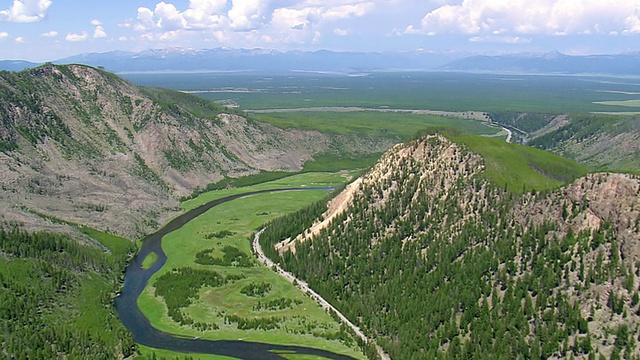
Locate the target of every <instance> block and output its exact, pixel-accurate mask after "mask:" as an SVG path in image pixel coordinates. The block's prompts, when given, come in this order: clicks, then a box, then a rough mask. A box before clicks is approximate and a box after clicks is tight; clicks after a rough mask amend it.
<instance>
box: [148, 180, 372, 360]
mask: <svg viewBox="0 0 640 360" xmlns="http://www.w3.org/2000/svg"><path fill="white" fill-rule="evenodd" d="M303 180H304V181H303ZM345 180H346V177H345V176H343V175H340V174H327V173H315V174H312V173H307V174H301V175H296V176H292V177H288V178H286V180H285V179H280V180H278V181H276V182H270V183H268V184H259V185H255V186H251V187H247V188H242V189H229V190H222V191H216V192H213V193H209V194H203V195H201V197H202V196H204V195H207V196H208V197H209V198H210V199H212V198H217V197H222V196H226V195H229V194H231V193H237V192H238V191H252V190H256V189H259V188H261V187H263V186H268V187H275V188H278V187H290V186H292V185H294V186H301V185H306V186H317V183H318V182H322V183H323V184H326V183H330V184H332V185H338V183H343V182H344V181H345ZM294 183H295V184H294ZM325 196H326V191H322V190H311V191H292V192H284V193H275V194H260V195H253V196H250V197H247V198H242V199H238V200H234V201H232V202H228V203H225V204H222V205H219V206H217V207H214V208H212V209H211V210H210V211H208V212H207V213H205V214H203V215H202V216H199V217H198V218H196V219H194V220H192V221H191V222H189V223H188V224H186V225H185V226H184V227H182V228H181V229H179V230H177V231H174V232H172V233H170V234H168V235H167V236H166V237H165V238H164V239H163V249H164V251H165V252H166V254H167V257H168V259H167V263H166V264H165V266H164V267H163V268H162V269H161V270H160V271H159V272H158V273H156V274H155V275H154V277H152V279H151V280H150V286H149V287H148V288H147V289H145V291H144V292H143V294H142V295H141V296H140V298H139V299H138V305H139V306H140V308H141V310H142V311H143V313H145V315H146V316H147V317H148V318H149V319H150V321H151V324H152V325H153V326H154V327H156V328H158V329H160V330H162V331H167V332H170V333H174V334H180V335H183V336H188V337H190V336H193V337H196V336H197V337H201V338H205V339H211V340H221V339H234V340H238V339H243V340H247V341H259V342H266V343H274V344H287V345H301V346H309V347H314V348H319V349H325V350H328V351H332V352H335V353H340V354H346V355H350V356H354V357H356V358H363V357H364V356H363V354H362V353H361V352H360V351H359V348H358V347H357V345H356V344H355V341H354V339H352V338H351V337H350V335H347V334H346V333H344V332H343V330H342V329H341V327H340V324H339V323H337V322H336V321H335V320H334V319H333V318H332V317H331V316H330V315H329V314H327V313H326V312H325V311H324V310H323V309H322V308H321V307H319V306H318V305H317V304H316V303H315V302H314V301H313V300H312V299H311V298H309V297H308V296H307V295H306V294H303V293H301V292H300V291H299V290H298V289H297V288H295V287H294V286H293V285H291V284H290V283H288V282H287V281H285V280H284V279H282V278H280V277H279V276H278V275H277V274H275V273H273V272H272V271H271V270H270V269H267V268H266V267H264V266H262V265H259V266H252V267H238V266H233V264H231V265H232V266H225V265H221V264H211V265H202V264H198V263H196V259H197V254H199V253H200V254H202V253H203V251H204V252H206V253H207V254H210V255H211V256H212V257H214V256H215V257H221V259H223V256H224V255H225V254H227V253H231V255H230V257H233V258H234V259H236V258H237V257H236V256H235V255H237V254H239V253H242V254H245V255H246V256H249V257H250V258H252V259H253V255H252V254H251V248H250V242H249V241H248V240H247V239H248V238H249V237H250V236H251V235H252V234H253V233H254V231H255V229H257V228H259V227H260V226H261V224H263V223H265V222H267V221H269V220H272V219H274V218H275V217H279V216H282V215H284V214H287V213H290V212H293V211H295V210H297V209H299V208H301V207H304V206H306V205H308V204H310V203H313V202H315V201H318V200H320V199H322V198H324V197H325ZM199 199H200V197H199ZM194 200H198V199H194ZM200 200H202V199H200ZM192 201H193V200H192ZM184 206H185V207H186V206H191V205H184ZM217 232H224V233H225V234H230V235H228V236H226V237H224V238H216V237H211V238H209V239H207V235H209V234H211V233H217ZM230 248H234V251H233V252H229V249H230ZM210 250H211V251H210ZM225 250H226V251H225ZM253 261H255V260H253ZM254 264H257V262H255V263H254ZM180 268H193V269H194V270H202V271H214V272H216V273H218V274H220V275H221V276H224V277H225V278H229V277H233V278H234V279H236V280H235V281H229V282H226V283H224V284H220V285H219V286H216V287H211V286H206V285H205V286H202V287H198V289H197V291H196V293H194V294H195V295H193V294H192V295H191V296H190V297H189V301H188V302H185V303H184V307H180V308H179V311H180V313H181V314H182V315H181V317H184V318H185V319H194V320H196V319H197V322H198V323H197V324H193V325H191V324H189V321H186V322H185V324H186V325H182V326H181V325H179V324H178V323H176V322H175V321H173V320H172V319H171V317H169V314H168V309H167V306H166V305H165V303H164V301H163V300H162V298H160V297H156V296H155V290H154V287H155V286H157V285H158V284H159V283H158V281H159V279H161V278H163V277H164V276H165V275H166V274H169V273H172V272H173V273H174V274H175V269H180ZM263 284H268V285H269V289H268V290H266V289H265V288H264V287H263V286H261V285H263ZM243 289H245V291H244V292H245V293H246V292H250V293H251V294H252V295H263V296H255V297H250V296H247V295H246V294H245V293H243ZM247 289H248V290H254V291H248V290H247ZM263 304H268V305H269V306H265V305H263ZM281 304H283V306H280V305H281ZM173 315H174V316H173V317H178V316H177V315H176V314H173ZM196 325H197V326H196ZM207 326H210V327H207ZM216 328H217V329H216ZM241 328H245V329H249V330H242V329H241ZM203 329H204V331H203ZM208 329H211V330H208ZM214 329H216V330H214ZM265 329H268V330H265ZM334 338H338V339H340V338H342V339H345V340H335V339H334Z"/></svg>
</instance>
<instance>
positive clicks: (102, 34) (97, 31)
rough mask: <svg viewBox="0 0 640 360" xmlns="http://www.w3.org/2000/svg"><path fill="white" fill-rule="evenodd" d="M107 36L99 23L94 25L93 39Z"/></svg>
mask: <svg viewBox="0 0 640 360" xmlns="http://www.w3.org/2000/svg"><path fill="white" fill-rule="evenodd" d="M106 37H107V32H106V31H105V30H104V28H103V27H102V26H100V25H98V26H96V29H95V30H94V31H93V38H94V39H102V38H106Z"/></svg>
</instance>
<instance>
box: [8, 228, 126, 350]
mask: <svg viewBox="0 0 640 360" xmlns="http://www.w3.org/2000/svg"><path fill="white" fill-rule="evenodd" d="M85 232H87V233H88V234H92V235H93V236H94V237H96V238H100V239H101V240H102V242H104V244H105V245H103V244H102V243H101V242H97V240H95V239H93V238H90V237H88V236H85V238H84V240H85V241H86V242H85V243H83V244H79V243H78V241H77V240H76V239H71V238H69V237H68V236H65V235H60V234H51V233H42V232H39V233H27V232H24V231H22V230H21V229H19V228H15V227H12V228H7V229H3V228H0V259H1V260H0V331H1V333H2V334H4V336H2V337H0V348H1V349H2V350H1V351H0V357H2V358H6V359H105V360H106V359H116V358H126V357H128V356H131V355H133V354H134V352H135V350H136V345H135V343H134V341H133V337H132V336H131V334H130V333H129V332H128V331H127V330H126V329H125V328H124V326H123V325H122V323H121V322H120V320H119V319H118V317H117V315H116V313H115V310H114V309H113V305H112V300H113V297H114V296H115V294H116V291H117V289H118V286H119V282H120V277H121V276H122V273H123V271H124V267H125V264H126V260H127V258H128V256H131V255H132V254H133V252H134V251H135V246H134V245H133V244H132V243H131V242H129V241H128V240H125V239H121V238H116V237H113V236H109V235H106V234H100V233H98V232H95V231H92V230H88V229H85Z"/></svg>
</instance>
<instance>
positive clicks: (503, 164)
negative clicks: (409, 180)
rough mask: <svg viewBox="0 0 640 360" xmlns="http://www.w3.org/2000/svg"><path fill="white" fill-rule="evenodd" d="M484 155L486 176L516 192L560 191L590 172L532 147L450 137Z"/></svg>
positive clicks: (463, 136) (466, 136) (478, 137)
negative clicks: (558, 189) (557, 189)
mask: <svg viewBox="0 0 640 360" xmlns="http://www.w3.org/2000/svg"><path fill="white" fill-rule="evenodd" d="M449 138H450V139H451V140H453V141H456V142H460V143H463V144H465V145H467V146H468V147H469V149H470V150H471V151H473V152H475V153H477V154H479V155H481V156H482V157H483V159H484V162H485V166H486V168H485V172H484V176H486V177H487V178H488V179H490V180H492V181H493V182H494V183H495V184H496V185H498V186H504V187H506V188H508V189H509V190H511V191H514V192H524V191H529V190H550V189H554V188H558V187H560V186H562V185H564V184H566V183H567V182H570V181H572V180H574V179H576V178H578V177H580V176H583V175H586V173H587V172H588V171H589V169H588V168H587V167H586V166H584V165H581V164H578V163H576V162H573V161H571V160H568V159H565V158H563V157H560V156H557V155H554V154H551V153H548V152H546V151H543V150H540V149H535V148H532V147H528V146H524V145H518V144H509V143H506V142H504V141H502V140H499V139H493V138H489V137H483V136H474V135H469V134H465V135H457V136H449Z"/></svg>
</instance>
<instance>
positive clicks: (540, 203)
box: [265, 135, 640, 359]
mask: <svg viewBox="0 0 640 360" xmlns="http://www.w3.org/2000/svg"><path fill="white" fill-rule="evenodd" d="M484 162H485V159H483V158H482V157H481V156H479V155H477V154H474V153H472V152H470V151H469V150H468V149H467V148H466V147H465V146H464V145H460V144H457V143H454V142H452V141H450V140H449V139H447V138H446V137H444V136H441V135H433V136H427V137H425V138H423V139H421V140H419V141H413V142H411V143H408V144H402V145H397V146H395V147H394V148H393V149H391V150H390V151H389V152H388V153H386V154H385V155H384V156H383V157H382V158H381V160H380V162H379V163H378V164H377V165H376V166H375V167H374V168H373V169H372V170H371V171H370V172H369V173H368V174H366V175H365V176H364V177H363V178H362V179H361V180H360V181H359V182H358V183H354V185H355V186H354V187H355V188H350V189H347V190H345V191H349V192H350V193H349V194H348V196H342V197H339V198H338V199H339V200H337V201H343V200H344V199H348V204H346V205H344V204H343V205H342V206H340V208H341V209H343V211H341V212H336V211H331V210H330V211H327V212H326V213H325V214H324V215H323V217H321V218H319V219H318V220H317V223H316V225H315V226H314V227H312V230H309V231H307V236H299V237H298V238H297V239H298V242H297V243H296V245H295V254H294V253H292V252H284V254H283V258H282V262H283V263H284V264H285V267H286V268H288V269H290V270H292V271H294V272H295V273H296V274H297V275H298V276H300V277H302V278H304V279H306V280H307V281H308V282H309V284H310V286H311V287H313V288H314V289H316V290H317V291H318V292H319V293H320V294H321V295H323V296H324V297H325V298H327V299H329V300H330V301H331V302H332V303H333V304H334V305H335V306H337V307H338V308H339V309H340V310H341V311H342V312H343V313H345V315H347V316H348V317H350V318H351V319H355V320H357V321H356V322H357V324H358V325H359V326H360V327H361V328H362V329H364V330H365V332H366V333H367V334H368V335H370V336H373V337H375V338H376V339H378V343H379V344H381V345H382V346H383V348H384V349H385V351H387V352H388V353H389V354H390V355H391V357H392V358H394V359H413V358H434V357H436V356H451V357H453V358H464V357H467V356H474V357H478V358H499V357H506V358H511V357H520V356H522V357H525V358H527V357H531V358H541V357H544V358H549V357H561V358H565V357H566V358H569V357H578V358H587V357H588V356H590V355H598V354H601V355H604V356H606V357H612V358H614V357H620V356H626V357H631V356H638V355H640V349H639V348H638V347H637V346H636V344H637V339H638V336H639V335H640V326H638V324H640V308H639V303H640V300H639V294H638V289H639V285H640V281H638V275H640V266H639V265H638V264H639V260H640V258H639V256H640V177H638V176H634V175H626V174H610V173H597V174H590V175H587V176H586V177H583V178H580V179H577V180H575V181H573V182H572V183H570V184H568V185H567V186H565V187H562V188H560V189H556V190H548V191H544V192H527V193H525V194H515V193H513V192H510V191H506V190H505V189H503V188H501V187H499V186H495V185H492V184H491V183H490V182H488V181H487V180H486V179H485V177H484V176H483V173H484ZM334 205H335V204H334ZM330 209H335V207H333V208H332V207H330ZM327 217H331V218H332V220H331V221H329V222H323V221H322V220H323V218H327ZM289 221H290V222H292V223H293V222H295V219H291V220H289ZM283 237H284V236H283ZM292 238H295V237H292ZM265 241H269V240H268V239H266V240H265ZM291 246H292V245H291V244H287V246H285V247H284V248H283V249H287V248H290V247H291Z"/></svg>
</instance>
